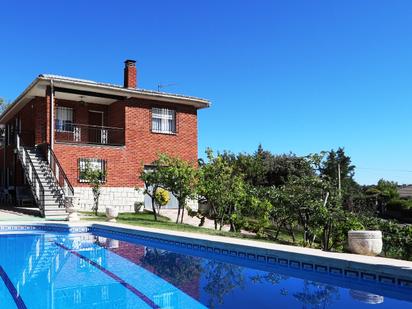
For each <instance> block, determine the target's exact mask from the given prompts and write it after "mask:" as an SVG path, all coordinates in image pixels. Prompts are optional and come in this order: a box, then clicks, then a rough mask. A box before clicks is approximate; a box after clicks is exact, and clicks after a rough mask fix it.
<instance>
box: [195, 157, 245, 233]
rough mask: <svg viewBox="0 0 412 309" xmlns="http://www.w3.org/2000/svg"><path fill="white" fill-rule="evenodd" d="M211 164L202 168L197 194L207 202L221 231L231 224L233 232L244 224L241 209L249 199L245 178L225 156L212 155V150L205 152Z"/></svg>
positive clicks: (210, 214)
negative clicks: (246, 198)
mask: <svg viewBox="0 0 412 309" xmlns="http://www.w3.org/2000/svg"><path fill="white" fill-rule="evenodd" d="M206 155H207V158H208V162H207V163H206V164H203V165H202V166H201V167H200V177H199V186H198V192H199V195H200V196H201V197H203V198H205V199H206V200H207V203H208V205H209V208H210V210H209V216H210V217H211V219H213V220H214V222H215V228H216V229H217V225H218V224H219V229H222V227H223V225H224V224H227V223H229V224H230V226H231V230H236V226H237V225H239V224H240V221H241V215H240V212H241V209H240V208H241V207H242V206H243V205H244V203H243V202H244V199H245V197H246V191H245V183H244V181H243V177H242V176H240V175H238V174H237V173H236V172H235V169H234V166H233V165H232V164H230V162H229V161H228V160H227V159H226V158H225V156H224V155H217V156H216V157H215V156H214V155H213V151H212V150H211V149H208V150H207V151H206Z"/></svg>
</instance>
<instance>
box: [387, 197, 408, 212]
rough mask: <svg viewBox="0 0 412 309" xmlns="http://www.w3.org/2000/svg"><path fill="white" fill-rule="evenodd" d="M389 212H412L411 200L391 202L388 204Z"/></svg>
mask: <svg viewBox="0 0 412 309" xmlns="http://www.w3.org/2000/svg"><path fill="white" fill-rule="evenodd" d="M386 209H387V210H393V211H402V210H412V201H410V200H391V201H389V202H388V204H386Z"/></svg>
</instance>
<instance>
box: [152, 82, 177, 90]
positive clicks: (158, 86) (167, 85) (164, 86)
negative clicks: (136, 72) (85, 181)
mask: <svg viewBox="0 0 412 309" xmlns="http://www.w3.org/2000/svg"><path fill="white" fill-rule="evenodd" d="M176 85H177V83H171V84H158V85H157V91H159V92H160V89H163V88H167V87H172V86H176Z"/></svg>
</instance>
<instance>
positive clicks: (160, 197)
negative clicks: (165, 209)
mask: <svg viewBox="0 0 412 309" xmlns="http://www.w3.org/2000/svg"><path fill="white" fill-rule="evenodd" d="M155 200H156V203H157V205H159V207H160V206H165V205H167V203H169V201H170V195H169V192H168V191H166V190H165V189H163V188H157V190H156V192H155Z"/></svg>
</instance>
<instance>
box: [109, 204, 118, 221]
mask: <svg viewBox="0 0 412 309" xmlns="http://www.w3.org/2000/svg"><path fill="white" fill-rule="evenodd" d="M118 215H119V211H118V210H117V208H115V207H106V217H107V221H108V222H116V218H117V216H118Z"/></svg>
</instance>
